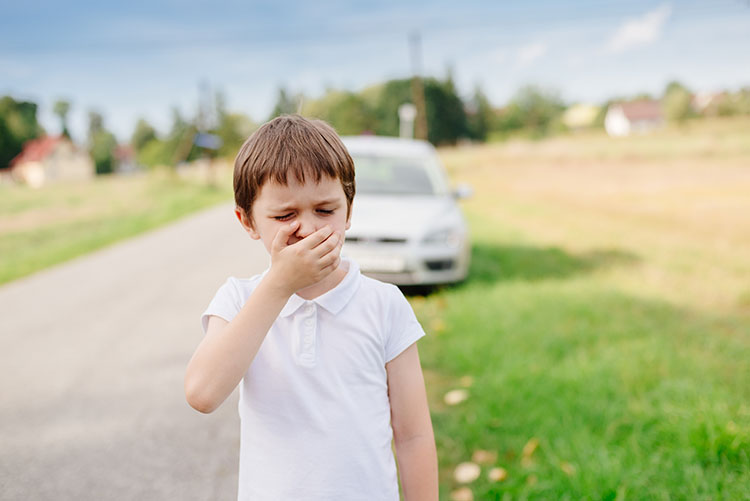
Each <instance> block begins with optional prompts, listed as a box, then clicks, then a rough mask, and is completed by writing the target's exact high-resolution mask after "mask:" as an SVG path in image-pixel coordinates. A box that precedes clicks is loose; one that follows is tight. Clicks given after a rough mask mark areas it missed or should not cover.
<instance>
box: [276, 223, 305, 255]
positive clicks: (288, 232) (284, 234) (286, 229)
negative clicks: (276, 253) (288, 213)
mask: <svg viewBox="0 0 750 501" xmlns="http://www.w3.org/2000/svg"><path fill="white" fill-rule="evenodd" d="M298 227H299V221H292V223H291V224H289V225H287V226H282V227H281V229H280V230H279V231H277V232H276V236H275V237H273V243H272V244H271V248H272V249H276V250H281V249H283V248H284V247H286V243H287V242H288V241H289V237H290V236H292V233H294V232H295V231H297V228H298Z"/></svg>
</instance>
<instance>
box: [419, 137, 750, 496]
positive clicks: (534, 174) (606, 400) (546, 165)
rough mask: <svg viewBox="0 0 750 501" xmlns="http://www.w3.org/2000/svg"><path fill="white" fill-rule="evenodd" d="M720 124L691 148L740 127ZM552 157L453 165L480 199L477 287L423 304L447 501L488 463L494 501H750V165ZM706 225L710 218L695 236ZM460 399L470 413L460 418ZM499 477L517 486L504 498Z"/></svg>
mask: <svg viewBox="0 0 750 501" xmlns="http://www.w3.org/2000/svg"><path fill="white" fill-rule="evenodd" d="M709 125H710V127H709V128H708V131H709V132H706V131H702V130H701V129H693V130H692V132H691V134H694V135H695V136H696V137H695V138H693V139H692V141H693V143H701V141H704V142H706V141H708V140H704V139H703V134H706V133H709V134H710V131H711V130H713V128H716V127H719V128H721V127H723V125H722V124H719V125H715V124H709ZM722 130H723V129H722ZM732 130H733V129H732ZM744 130H745V131H746V130H748V129H747V128H745V129H744ZM724 132H725V133H728V132H727V131H724ZM670 133H671V132H669V131H667V132H665V133H664V134H666V135H668V134H670ZM740 133H741V131H740ZM679 134H682V132H679ZM738 134H739V133H738ZM652 140H653V141H657V140H658V139H652ZM683 140H686V141H691V138H690V137H689V136H688V137H687V138H683ZM553 141H555V142H557V146H555V145H552V146H551V145H549V144H546V143H545V142H542V143H534V144H537V145H539V146H540V147H541V149H542V150H545V149H546V150H547V151H548V152H550V153H544V154H542V153H539V151H537V150H536V149H534V147H533V145H532V144H531V143H529V144H523V145H520V146H519V145H518V144H508V145H506V146H505V147H506V148H510V149H512V151H511V152H508V151H507V150H505V149H504V147H503V146H490V147H486V148H469V149H452V150H444V151H443V152H442V155H443V158H444V160H445V161H446V163H447V164H448V165H449V167H450V170H451V174H452V177H453V178H454V180H456V181H462V182H469V183H470V184H472V185H473V186H474V188H475V190H476V195H475V197H474V198H473V199H472V200H470V201H468V202H467V203H466V206H465V208H466V212H467V216H468V218H469V221H470V225H471V227H472V232H473V237H474V248H473V261H472V267H471V272H470V276H469V279H468V280H467V281H466V282H465V283H463V284H461V285H458V286H455V287H446V288H442V289H439V290H437V291H436V292H434V293H433V294H431V295H429V296H427V297H421V296H415V297H412V298H411V301H412V304H413V306H414V309H415V311H416V312H417V315H418V317H419V318H420V320H421V321H422V324H423V325H424V327H425V329H426V330H427V332H428V336H427V337H426V338H425V339H424V340H423V341H421V342H420V353H421V356H422V362H423V367H424V369H425V374H426V378H427V384H428V394H429V398H430V404H431V410H432V413H433V424H434V427H435V433H436V441H437V445H438V455H439V461H440V481H441V499H450V498H451V493H452V492H453V491H455V490H456V489H458V488H459V487H461V486H463V485H464V484H461V483H459V482H458V481H457V480H456V479H455V478H454V469H455V468H456V466H457V465H458V464H460V463H462V462H466V461H472V458H473V457H474V459H476V460H477V462H479V463H480V465H481V467H482V474H481V476H480V477H479V478H478V479H477V480H476V481H473V482H471V483H469V484H467V485H465V486H466V487H468V488H469V489H471V491H472V492H473V496H474V499H477V500H485V499H488V500H492V499H620V500H621V499H714V500H715V499H747V497H748V493H749V492H750V490H749V489H750V488H749V487H748V486H750V363H749V361H750V310H749V309H748V300H747V293H748V292H747V291H748V284H749V283H750V254H748V253H747V252H746V250H747V249H748V248H750V247H747V246H745V247H744V249H745V251H743V250H742V248H743V247H737V246H739V245H744V244H745V243H747V242H748V240H749V239H750V226H749V224H750V223H748V221H746V220H744V219H743V218H742V217H738V216H737V214H736V213H735V209H736V207H737V204H744V203H750V200H747V201H745V200H741V199H736V200H737V204H735V203H734V202H733V203H725V202H726V201H727V200H728V199H729V200H735V199H734V198H732V196H733V195H732V194H734V193H736V192H737V190H742V189H746V188H747V187H748V186H750V172H744V171H738V169H737V162H738V161H741V160H742V159H743V158H744V161H745V163H744V165H745V166H750V149H742V150H741V151H739V150H738V151H736V152H735V154H732V155H724V156H722V155H721V152H713V153H712V152H707V153H706V155H705V156H706V158H710V159H711V160H710V161H706V160H701V159H696V158H695V157H694V155H693V154H692V153H691V152H690V147H686V150H687V151H685V152H681V151H680V150H679V149H674V150H673V151H672V153H671V154H670V155H668V156H666V157H663V158H662V160H663V161H662V160H658V159H656V158H654V157H652V156H649V154H647V153H643V154H642V155H641V154H640V153H639V155H637V157H638V159H637V160H634V159H633V158H635V157H634V156H632V155H631V156H630V157H628V158H627V159H623V157H621V156H618V154H615V153H613V154H611V155H605V156H598V155H592V156H588V153H587V151H586V150H585V145H586V144H587V143H585V142H582V143H580V146H581V149H582V152H581V160H580V161H575V158H574V152H575V148H573V147H572V146H571V145H570V144H569V143H566V142H565V141H564V140H562V139H555V140H553ZM578 141H580V139H579V138H577V137H574V138H570V142H573V143H576V142H578ZM596 141H599V139H597V140H596ZM627 141H628V140H627V139H626V140H624V141H620V142H618V143H617V148H621V149H622V151H626V150H628V148H627ZM634 141H636V142H638V143H641V146H638V145H635V146H633V149H634V150H638V148H641V150H640V151H641V152H647V151H654V150H655V151H662V152H663V151H664V150H663V149H662V150H660V149H659V147H658V146H650V145H646V146H642V144H645V143H647V138H645V137H639V138H635V139H634ZM722 141H723V140H722ZM730 141H733V139H731V138H730ZM737 142H738V143H740V141H739V140H737ZM598 147H599V146H597V148H598ZM742 148H745V146H743V147H742ZM524 149H527V151H528V154H527V155H519V154H518V151H520V150H524ZM555 149H557V151H558V153H554V150H555ZM560 151H565V152H567V153H565V155H569V156H570V157H569V158H568V160H567V161H566V162H563V165H561V163H560V162H559V159H560V157H561V155H562V154H561V153H559V152H560ZM657 156H659V157H661V156H662V153H660V154H659V155H657ZM510 159H512V161H511V160H510ZM706 162H707V163H706ZM561 170H563V171H564V174H565V175H564V176H561V172H560V171H561ZM704 170H708V171H710V172H711V178H710V180H707V178H706V177H704V176H703V171H704ZM622 179H625V180H626V182H619V181H618V180H622ZM654 185H657V186H658V189H654V188H653V186H654ZM696 186H700V187H701V189H700V190H696V189H695V187H696ZM746 193H750V191H747V192H746ZM728 194H729V195H728ZM676 200H679V201H680V203H677V202H675V201H676ZM644 204H645V205H646V206H648V207H649V210H647V211H643V210H642V209H643V206H644ZM703 206H705V207H707V208H709V210H710V211H711V217H702V215H701V214H697V216H698V217H696V212H695V207H703ZM748 213H750V212H746V213H745V214H748ZM745 219H746V218H745ZM665 221H668V223H667V224H665ZM456 389H463V390H465V391H466V392H467V394H468V398H467V399H466V400H465V401H462V402H460V403H458V404H455V405H448V404H447V403H446V402H445V401H444V395H446V393H448V392H449V391H452V390H456ZM476 451H489V452H490V453H491V455H490V459H489V460H486V459H482V458H481V457H479V458H478V456H476ZM485 456H486V455H485ZM482 461H485V463H484V464H482ZM493 467H502V468H504V469H505V471H506V472H507V478H505V479H504V480H502V481H492V480H490V479H489V478H488V473H489V472H490V470H491V468H493Z"/></svg>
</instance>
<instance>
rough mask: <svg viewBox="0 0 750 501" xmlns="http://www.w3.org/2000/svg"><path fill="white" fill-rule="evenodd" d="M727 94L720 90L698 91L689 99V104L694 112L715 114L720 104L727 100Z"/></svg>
mask: <svg viewBox="0 0 750 501" xmlns="http://www.w3.org/2000/svg"><path fill="white" fill-rule="evenodd" d="M728 97H729V94H728V93H727V92H726V91H722V92H699V93H697V94H695V95H694V96H693V97H692V99H691V100H690V106H691V108H692V109H693V111H694V112H696V113H698V114H700V115H706V116H716V115H718V114H719V109H720V107H721V105H722V104H723V103H724V102H725V101H726V100H727V98H728Z"/></svg>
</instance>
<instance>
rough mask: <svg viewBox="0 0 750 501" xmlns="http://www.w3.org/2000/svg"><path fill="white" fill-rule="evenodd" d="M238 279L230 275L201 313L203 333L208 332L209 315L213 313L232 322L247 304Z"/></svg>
mask: <svg viewBox="0 0 750 501" xmlns="http://www.w3.org/2000/svg"><path fill="white" fill-rule="evenodd" d="M237 282H238V281H237V279H236V278H233V277H230V278H229V279H227V281H226V282H225V283H224V285H222V286H221V287H219V290H218V291H216V295H215V296H214V298H213V299H212V300H211V302H210V303H209V304H208V308H206V311H204V312H203V315H201V325H202V326H203V333H204V334H205V333H206V329H207V328H208V317H210V316H211V315H214V316H217V317H221V318H223V319H224V320H226V321H227V322H231V321H232V319H233V318H234V317H235V316H237V313H239V312H240V309H242V306H243V305H244V304H245V300H244V299H243V298H242V292H241V291H240V288H239V284H238V283H237Z"/></svg>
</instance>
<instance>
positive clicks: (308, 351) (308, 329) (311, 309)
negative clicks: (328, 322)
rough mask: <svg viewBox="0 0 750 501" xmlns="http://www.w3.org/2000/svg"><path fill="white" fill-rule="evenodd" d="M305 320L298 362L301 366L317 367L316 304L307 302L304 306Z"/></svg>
mask: <svg viewBox="0 0 750 501" xmlns="http://www.w3.org/2000/svg"><path fill="white" fill-rule="evenodd" d="M303 311H304V320H303V321H302V332H301V333H299V334H300V338H301V339H300V341H301V342H300V343H299V345H298V346H299V348H298V349H299V352H298V359H297V360H298V362H299V363H300V365H303V366H307V367H312V366H314V365H315V359H316V349H315V348H316V347H315V337H316V336H315V334H316V321H315V320H316V319H315V313H316V311H315V304H313V303H312V302H307V303H306V304H305V306H304V309H303Z"/></svg>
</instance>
